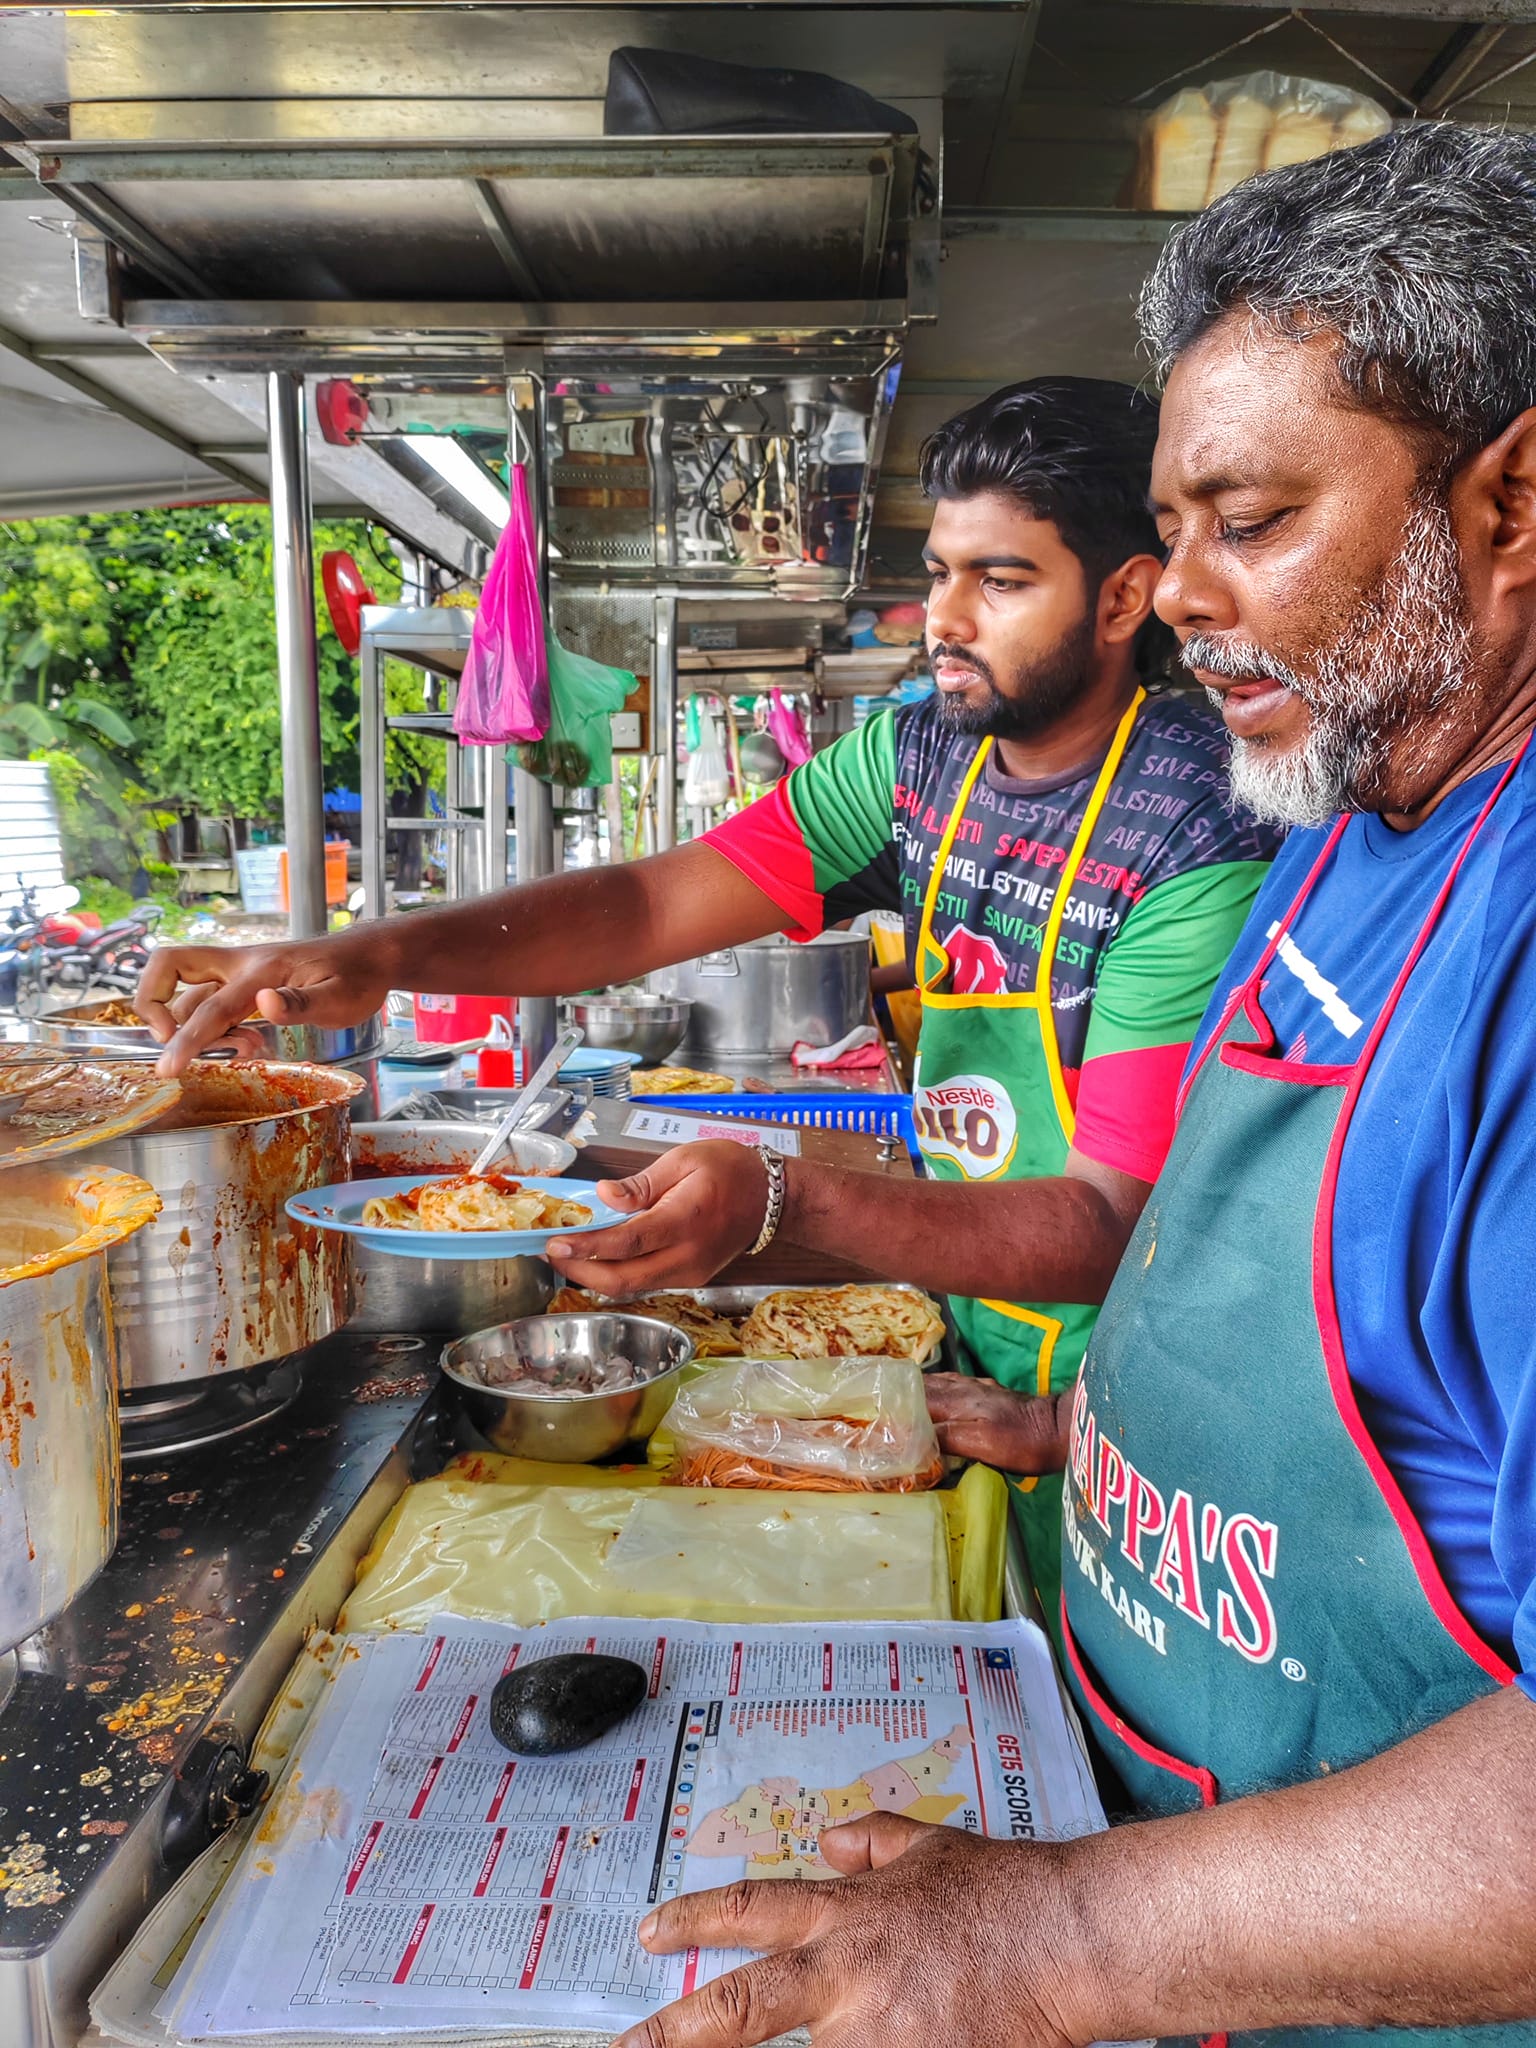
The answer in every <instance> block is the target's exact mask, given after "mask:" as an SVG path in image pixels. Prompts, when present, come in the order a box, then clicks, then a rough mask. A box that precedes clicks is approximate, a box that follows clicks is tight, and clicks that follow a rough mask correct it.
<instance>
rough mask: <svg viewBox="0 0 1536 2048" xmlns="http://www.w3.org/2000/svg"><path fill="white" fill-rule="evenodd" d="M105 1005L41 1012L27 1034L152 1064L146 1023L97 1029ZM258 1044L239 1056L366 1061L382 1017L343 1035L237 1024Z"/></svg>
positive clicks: (223, 1051) (224, 1054)
mask: <svg viewBox="0 0 1536 2048" xmlns="http://www.w3.org/2000/svg"><path fill="white" fill-rule="evenodd" d="M105 1007H106V1005H105V1004H103V1003H99V1002H95V1003H71V1004H68V1005H66V1006H65V1007H63V1008H60V1009H53V1010H44V1011H43V1012H42V1013H41V1015H39V1016H36V1017H34V1018H32V1020H31V1035H32V1038H33V1041H34V1042H35V1043H36V1044H38V1045H46V1046H50V1047H53V1046H57V1047H58V1048H59V1049H60V1050H61V1051H68V1052H76V1053H80V1052H97V1053H110V1054H111V1056H112V1057H113V1059H117V1060H153V1059H158V1058H159V1057H160V1053H161V1050H162V1048H161V1046H160V1043H159V1040H158V1039H156V1037H155V1036H154V1033H153V1032H152V1031H151V1030H150V1028H149V1026H148V1025H147V1024H98V1023H97V1022H96V1018H97V1016H98V1014H99V1013H100V1011H101V1010H103V1009H104V1008H105ZM240 1028H241V1031H242V1032H249V1033H251V1034H253V1035H254V1037H255V1038H256V1039H257V1040H259V1041H260V1051H259V1052H250V1051H249V1050H248V1046H249V1041H247V1042H246V1045H244V1046H242V1048H241V1053H242V1056H243V1057H247V1058H258V1059H264V1060H306V1061H309V1062H310V1063H312V1064H314V1065H317V1066H326V1067H329V1066H335V1065H337V1064H339V1063H340V1062H341V1061H343V1060H360V1059H367V1058H369V1057H371V1055H372V1054H374V1053H376V1052H377V1051H378V1049H379V1047H380V1046H381V1045H382V1044H383V1043H384V1013H383V1012H382V1011H378V1012H376V1013H375V1014H374V1015H373V1016H371V1017H368V1018H365V1019H364V1021H363V1022H362V1023H361V1024H353V1025H348V1026H347V1027H346V1028H345V1029H343V1030H335V1031H333V1030H327V1029H324V1028H322V1027H321V1026H320V1025H317V1024H269V1023H268V1022H267V1021H266V1019H265V1018H258V1019H256V1020H255V1021H254V1022H252V1023H249V1024H242V1025H241V1027H240ZM231 1056H232V1049H231V1048H230V1047H228V1046H224V1047H220V1046H217V1045H213V1046H210V1047H209V1048H208V1051H207V1052H206V1053H205V1054H204V1055H203V1057H204V1058H205V1059H228V1058H230V1057H231Z"/></svg>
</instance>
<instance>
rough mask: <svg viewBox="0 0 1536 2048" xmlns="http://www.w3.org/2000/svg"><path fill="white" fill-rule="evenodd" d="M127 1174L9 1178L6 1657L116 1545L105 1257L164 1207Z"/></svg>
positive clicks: (5, 1194)
mask: <svg viewBox="0 0 1536 2048" xmlns="http://www.w3.org/2000/svg"><path fill="white" fill-rule="evenodd" d="M159 1206H160V1204H159V1201H158V1199H157V1198H156V1196H155V1193H154V1190H153V1189H152V1188H150V1187H147V1186H146V1185H145V1183H144V1182H143V1181H141V1180H136V1179H134V1178H132V1177H131V1176H130V1175H128V1174H125V1173H113V1172H110V1171H106V1170H103V1169H100V1168H95V1167H85V1168H82V1167H79V1166H75V1165H73V1164H72V1163H60V1164H58V1165H45V1166H29V1167H28V1166H24V1167H13V1168H11V1169H10V1170H9V1171H7V1172H4V1173H0V1651H5V1650H8V1649H10V1648H11V1647H12V1646H13V1645H14V1644H16V1643H19V1642H24V1641H25V1640H26V1638H27V1637H28V1636H31V1635H35V1634H36V1633H37V1631H38V1630H39V1629H40V1628H42V1627H43V1626H44V1624H45V1623H47V1622H49V1621H51V1620H52V1619H53V1618H54V1616H55V1615H56V1614H59V1613H61V1612H62V1611H63V1609H64V1608H66V1607H67V1606H68V1605H69V1603H70V1601H71V1600H73V1599H74V1598H75V1596H76V1595H77V1594H78V1593H79V1592H80V1591H81V1590H82V1588H83V1587H85V1586H88V1585H89V1584H90V1582H91V1580H92V1579H94V1578H95V1576H96V1574H97V1573H98V1572H99V1571H100V1570H101V1567H102V1566H103V1565H104V1564H105V1563H106V1561H107V1559H108V1558H109V1557H110V1556H111V1555H112V1546H113V1545H114V1544H115V1543H116V1541H117V1501H118V1473H119V1464H118V1431H117V1376H116V1367H115V1361H114V1358H113V1342H112V1313H111V1308H110V1305H109V1302H108V1297H107V1261H108V1259H109V1258H110V1257H114V1256H116V1255H117V1254H118V1253H119V1252H121V1251H123V1250H124V1249H125V1248H126V1246H127V1245H128V1244H129V1242H130V1241H131V1240H132V1238H133V1236H134V1234H135V1233H136V1232H142V1231H143V1230H144V1228H145V1227H146V1226H147V1225H148V1224H149V1223H150V1221H151V1219H152V1218H153V1217H154V1215H155V1213H156V1211H157V1210H158V1209H159Z"/></svg>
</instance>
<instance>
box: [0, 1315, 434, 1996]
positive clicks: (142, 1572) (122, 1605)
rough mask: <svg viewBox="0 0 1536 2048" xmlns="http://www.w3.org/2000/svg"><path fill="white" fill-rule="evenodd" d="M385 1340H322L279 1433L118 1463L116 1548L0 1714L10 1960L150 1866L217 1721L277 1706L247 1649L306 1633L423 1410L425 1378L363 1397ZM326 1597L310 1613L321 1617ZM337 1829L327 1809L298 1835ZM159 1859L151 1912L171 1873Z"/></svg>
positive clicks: (0, 1815)
mask: <svg viewBox="0 0 1536 2048" xmlns="http://www.w3.org/2000/svg"><path fill="white" fill-rule="evenodd" d="M391 1341H392V1340H390V1339H388V1338H382V1339H381V1338H378V1337H364V1336H357V1337H348V1336H347V1335H346V1334H345V1333H344V1332H343V1333H342V1334H340V1335H338V1336H336V1337H332V1338H329V1339H327V1340H326V1342H325V1343H323V1344H321V1345H318V1346H316V1347H315V1349H314V1350H313V1351H311V1352H310V1353H308V1354H307V1355H306V1357H305V1361H304V1367H305V1370H304V1386H303V1389H302V1391H301V1392H300V1394H299V1396H298V1399H297V1400H296V1401H295V1403H294V1405H293V1407H292V1408H291V1409H289V1410H288V1411H287V1413H286V1414H285V1415H284V1417H283V1424H284V1426H283V1427H282V1428H281V1429H278V1428H272V1429H267V1430H260V1429H258V1430H253V1431H251V1432H249V1433H248V1434H246V1435H244V1436H239V1437H232V1438H230V1439H228V1440H227V1441H225V1442H223V1443H217V1444H211V1445H208V1446H205V1447H203V1448H200V1449H197V1450H191V1451H187V1452H185V1453H183V1454H182V1455H180V1456H177V1457H166V1458H164V1460H163V1462H161V1463H158V1464H156V1465H155V1466H154V1467H153V1468H152V1469H148V1470H144V1469H136V1468H135V1467H133V1466H132V1465H130V1466H129V1467H128V1468H127V1469H126V1470H125V1472H124V1475H123V1506H122V1521H121V1535H120V1538H119V1542H118V1547H117V1550H116V1553H115V1554H114V1556H113V1557H112V1558H111V1559H110V1561H109V1562H108V1564H107V1565H106V1567H105V1568H104V1570H103V1571H102V1573H101V1574H100V1576H99V1577H98V1578H97V1579H96V1580H95V1581H94V1583H93V1584H92V1585H90V1586H88V1587H87V1588H86V1590H85V1591H84V1592H83V1593H82V1594H81V1595H80V1596H79V1597H78V1598H77V1599H76V1601H75V1602H74V1604H73V1606H71V1607H70V1608H68V1609H67V1610H66V1611H65V1613H63V1614H62V1615H60V1616H59V1618H58V1619H57V1620H56V1621H55V1622H53V1623H52V1624H51V1625H50V1626H49V1627H48V1628H47V1629H45V1630H44V1631H43V1632H42V1633H41V1634H40V1635H38V1636H36V1637H34V1638H33V1641H32V1642H31V1644H29V1645H28V1649H27V1653H26V1654H25V1656H24V1657H23V1660H22V1661H23V1669H22V1670H21V1672H20V1674H19V1676H18V1679H17V1684H16V1689H15V1692H14V1693H13V1694H12V1696H11V1698H10V1700H9V1701H8V1702H7V1703H6V1705H5V1706H4V1707H3V1708H0V1949H3V1950H5V1951H7V1952H8V1953H9V1956H10V1957H12V1958H15V1959H24V1958H27V1957H33V1956H38V1955H41V1954H42V1953H43V1952H44V1951H46V1950H47V1949H49V1948H50V1947H51V1946H52V1945H53V1943H54V1942H55V1941H57V1940H58V1939H59V1938H60V1936H61V1935H62V1934H63V1932H64V1930H65V1928H66V1926H67V1925H68V1923H69V1921H70V1918H71V1914H72V1913H73V1912H74V1911H75V1909H76V1908H77V1907H78V1909H79V1911H80V1913H81V1914H82V1916H88V1915H89V1912H90V1910H91V1908H90V1901H89V1898H88V1897H87V1894H88V1892H89V1890H90V1888H91V1886H92V1885H93V1883H94V1882H95V1880H96V1879H97V1878H98V1877H99V1876H100V1875H101V1874H102V1871H103V1868H104V1866H105V1865H106V1864H107V1863H108V1862H109V1861H110V1860H111V1859H112V1858H113V1857H115V1856H131V1857H133V1858H134V1859H135V1861H134V1865H133V1867H134V1869H135V1870H137V1869H138V1868H139V1862H138V1859H139V1858H140V1857H141V1856H146V1855H147V1853H148V1852H149V1847H150V1845H151V1844H156V1845H157V1844H158V1839H159V1827H160V1807H161V1804H162V1801H163V1797H164V1794H165V1791H166V1786H167V1779H168V1777H169V1776H170V1774H171V1773H172V1772H173V1771H174V1770H175V1769H176V1768H177V1766H178V1765H179V1764H180V1763H181V1762H182V1761H183V1759H184V1758H185V1757H186V1756H187V1754H188V1752H189V1751H190V1750H191V1748H192V1746H193V1745H194V1743H195V1742H196V1741H197V1738H198V1736H199V1735H200V1733H201V1732H202V1731H203V1729H204V1727H205V1726H206V1725H207V1723H208V1722H209V1721H210V1720H213V1719H228V1718H234V1719H235V1721H236V1722H237V1725H239V1726H240V1727H241V1728H242V1729H244V1730H246V1731H247V1732H251V1731H254V1728H255V1726H256V1724H257V1722H258V1721H259V1720H260V1719H261V1718H262V1715H263V1714H264V1712H265V1709H266V1706H267V1704H268V1702H267V1700H266V1698H264V1697H262V1696H261V1695H260V1693H258V1692H255V1691H253V1689H252V1688H253V1686H254V1685H256V1684H257V1683H258V1673H257V1672H256V1671H255V1670H252V1669H251V1668H250V1667H251V1660H252V1658H253V1657H254V1656H255V1654H256V1653H257V1652H258V1651H259V1650H261V1648H262V1646H263V1644H264V1643H265V1642H266V1641H267V1639H268V1637H269V1636H270V1634H271V1632H272V1631H273V1629H274V1627H275V1626H276V1625H277V1624H278V1623H279V1621H280V1620H282V1619H283V1618H284V1617H288V1618H287V1619H286V1620H283V1626H284V1627H285V1628H286V1627H294V1628H297V1627H298V1626H299V1625H300V1623H299V1620H298V1617H299V1616H301V1615H304V1614H305V1602H306V1599H308V1600H310V1601H312V1602H313V1601H315V1600H316V1595H315V1594H314V1593H312V1592H307V1581H308V1580H309V1579H310V1576H311V1574H313V1573H315V1572H316V1571H317V1570H318V1569H319V1568H320V1567H321V1566H322V1563H323V1562H324V1560H325V1556H326V1539H327V1538H330V1539H332V1540H334V1539H335V1537H336V1536H337V1535H339V1534H340V1533H341V1532H342V1531H343V1529H344V1528H345V1527H346V1525H347V1522H348V1517H349V1516H351V1515H352V1514H353V1513H354V1510H356V1509H357V1508H358V1507H359V1504H360V1503H361V1502H362V1501H363V1499H364V1496H365V1495H367V1494H368V1492H369V1489H370V1488H371V1487H372V1486H373V1484H374V1482H375V1480H376V1479H377V1477H378V1475H379V1474H380V1473H381V1472H383V1471H384V1469H385V1468H386V1467H387V1466H389V1464H390V1461H391V1460H392V1459H393V1458H394V1457H395V1455H396V1451H397V1448H398V1447H399V1445H400V1444H401V1443H402V1441H404V1440H406V1439H408V1438H409V1436H410V1433H411V1431H412V1429H413V1427H414V1426H415V1424H416V1423H417V1420H418V1418H419V1417H420V1416H421V1415H422V1414H423V1411H424V1410H425V1408H426V1405H427V1404H426V1402H425V1401H424V1399H423V1397H422V1392H421V1390H420V1387H419V1385H418V1384H417V1383H416V1382H415V1381H414V1380H413V1381H412V1386H413V1391H412V1392H411V1393H410V1394H405V1395H396V1396H395V1397H394V1398H391V1399H383V1400H373V1401H359V1400H358V1398H357V1396H358V1393H359V1391H360V1390H361V1389H362V1388H363V1387H365V1386H369V1385H374V1386H376V1385H377V1384H378V1383H379V1381H380V1379H381V1378H382V1377H384V1376H385V1375H386V1374H387V1370H388V1368H389V1366H390V1365H391V1364H392V1363H393V1362H394V1358H395V1355H396V1354H394V1353H391V1352H390V1351H389V1350H387V1349H385V1348H383V1347H384V1346H387V1345H388V1344H389V1343H390V1342H391ZM393 1341H394V1342H395V1343H396V1345H398V1341H399V1340H398V1339H396V1340H393ZM0 1433H3V1428H0ZM426 1434H427V1435H428V1436H430V1431H427V1432H426ZM405 1476H406V1474H405V1473H404V1472H403V1471H402V1473H401V1478H402V1483H403V1480H404V1478H405ZM173 1495H174V1496H175V1497H176V1498H175V1501H174V1505H173V1504H172V1496H173ZM392 1497H393V1496H390V1498H391V1499H392ZM388 1505H389V1499H385V1500H383V1501H382V1503H381V1504H380V1505H379V1507H378V1509H377V1513H378V1515H379V1516H382V1515H383V1513H384V1511H385V1508H386V1507H387V1506H388ZM172 1515H174V1516H175V1517H176V1518H177V1519H176V1520H175V1521H174V1522H172V1520H171V1516H172ZM317 1530H318V1531H321V1532H323V1534H320V1535H317V1534H316V1531H317ZM372 1533H373V1531H372V1528H371V1527H370V1528H369V1529H368V1530H367V1532H366V1536H365V1537H364V1538H362V1539H358V1540H357V1541H356V1548H357V1549H358V1550H359V1551H361V1550H362V1549H363V1548H364V1547H366V1540H367V1537H371V1535H372ZM347 1540H348V1542H349V1544H350V1543H351V1542H352V1541H353V1540H354V1538H353V1536H351V1535H350V1534H349V1536H348V1539H347ZM326 1583H329V1579H327V1581H326ZM336 1590H337V1593H338V1594H340V1593H342V1592H344V1591H345V1588H344V1587H342V1586H338V1587H337V1589H336ZM335 1604H336V1602H335V1599H334V1598H332V1599H330V1600H329V1602H328V1606H327V1607H326V1608H325V1609H324V1610H322V1609H321V1608H320V1607H319V1606H318V1605H315V1606H314V1607H312V1608H311V1609H310V1611H309V1615H308V1616H307V1617H306V1618H312V1619H314V1620H318V1621H320V1622H322V1623H324V1622H328V1621H329V1620H330V1619H331V1618H332V1614H333V1612H334V1607H335ZM289 1661H290V1660H289V1658H288V1657H286V1656H285V1657H284V1659H283V1668H284V1669H286V1666H287V1664H288V1662H289ZM242 1680H245V1681H246V1683H245V1687H244V1690H243V1691H242V1690H241V1686H242ZM280 1680H281V1671H279V1672H278V1674H277V1675H276V1677H269V1678H267V1679H266V1680H265V1684H266V1685H267V1686H269V1687H270V1686H271V1685H272V1684H274V1683H278V1682H280ZM335 1822H336V1816H335V1815H334V1814H331V1813H329V1812H328V1811H327V1810H326V1809H325V1808H324V1806H323V1802H320V1803H317V1805H316V1807H315V1809H314V1810H313V1811H312V1812H310V1813H309V1814H308V1815H307V1817H305V1818H304V1823H303V1824H304V1825H305V1826H314V1827H318V1828H322V1829H325V1828H329V1827H330V1826H332V1825H334V1824H335ZM152 1867H153V1869H154V1874H153V1875H152V1876H151V1877H149V1878H147V1879H146V1880H145V1883H146V1886H147V1889H146V1890H145V1892H144V1897H145V1903H146V1905H147V1904H148V1903H149V1902H150V1900H151V1898H152V1897H153V1895H154V1892H155V1890H157V1889H158V1888H159V1887H161V1886H163V1884H164V1883H165V1882H166V1879H165V1877H164V1874H163V1871H160V1870H159V1869H158V1865H154V1866H152Z"/></svg>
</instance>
